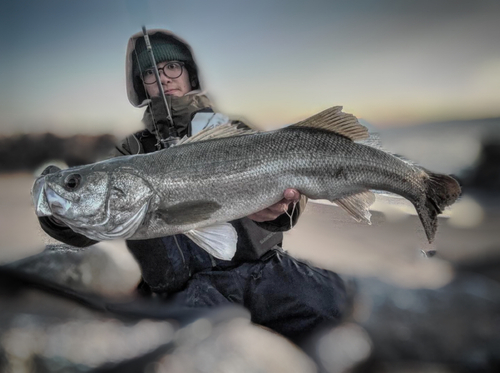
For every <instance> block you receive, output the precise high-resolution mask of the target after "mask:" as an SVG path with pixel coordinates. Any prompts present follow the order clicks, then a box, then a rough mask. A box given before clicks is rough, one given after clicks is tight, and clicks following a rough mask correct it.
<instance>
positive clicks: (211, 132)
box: [176, 122, 258, 145]
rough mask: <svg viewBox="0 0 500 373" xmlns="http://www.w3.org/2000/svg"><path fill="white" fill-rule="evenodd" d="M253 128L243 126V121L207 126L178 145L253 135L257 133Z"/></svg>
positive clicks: (184, 138) (183, 139)
mask: <svg viewBox="0 0 500 373" xmlns="http://www.w3.org/2000/svg"><path fill="white" fill-rule="evenodd" d="M257 132H258V131H255V130H253V129H251V128H248V127H246V126H244V127H243V126H242V125H241V123H238V122H236V123H231V122H228V123H225V124H220V125H218V126H216V127H211V128H206V129H204V130H202V131H200V132H198V133H197V134H196V135H194V136H191V137H183V138H182V139H181V140H180V141H179V142H178V143H177V144H176V145H182V144H188V143H192V142H197V141H204V140H210V139H220V138H223V137H234V136H243V135H251V134H254V133H257Z"/></svg>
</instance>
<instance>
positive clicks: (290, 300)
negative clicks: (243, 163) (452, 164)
mask: <svg viewBox="0 0 500 373" xmlns="http://www.w3.org/2000/svg"><path fill="white" fill-rule="evenodd" d="M149 38H150V41H151V44H152V49H153V53H154V56H155V60H156V65H157V68H158V71H159V74H160V82H161V86H162V88H161V89H162V90H163V92H164V93H165V95H166V97H167V99H168V100H167V101H168V105H169V107H170V110H171V113H172V119H173V124H174V126H175V130H176V132H177V135H178V136H180V137H182V136H185V135H186V136H191V135H193V134H195V133H196V132H198V131H199V130H201V129H202V128H205V127H207V126H213V125H218V124H222V123H226V122H227V121H228V118H227V117H225V116H224V115H222V114H220V113H214V111H213V109H212V107H211V104H210V101H209V99H208V98H207V96H206V95H205V94H203V93H202V92H201V86H200V75H199V71H198V68H197V65H196V62H195V59H194V57H193V53H192V51H191V49H190V47H189V46H188V44H187V43H185V42H184V41H183V40H181V39H180V38H178V37H177V36H175V35H173V34H172V33H170V32H168V31H165V30H150V31H149ZM152 67H153V66H152V62H151V59H150V56H149V54H148V51H147V50H146V44H145V41H144V38H143V35H142V33H139V34H136V35H133V36H132V37H131V38H130V40H129V43H128V48H127V60H126V70H127V93H128V98H129V100H130V102H131V103H132V105H134V106H136V107H143V106H146V105H148V108H147V109H146V111H145V114H144V118H143V123H144V125H145V126H146V129H145V130H143V131H139V132H137V133H135V134H133V135H131V136H129V137H127V138H126V139H125V140H124V141H123V142H122V143H121V144H120V145H119V146H117V147H116V149H115V154H114V155H115V156H121V155H129V154H139V153H149V152H154V151H157V150H159V149H160V148H161V144H162V141H161V140H162V139H166V138H168V137H169V136H171V135H172V133H171V130H169V121H168V120H167V110H166V107H165V105H164V102H163V100H162V99H161V97H159V96H160V95H161V92H160V90H159V87H158V84H157V82H156V75H155V74H154V71H153V70H152ZM50 171H51V170H50V169H49V170H47V172H50ZM299 199H300V200H301V202H300V203H298V204H296V202H297V201H299ZM248 203H252V201H248ZM304 204H305V198H301V196H300V193H299V192H298V191H297V190H294V189H287V190H286V191H285V193H284V198H283V200H282V201H280V202H279V203H277V204H275V205H273V206H270V207H269V208H267V209H265V210H263V211H259V212H257V213H255V214H252V215H250V216H248V217H245V218H243V219H238V220H235V221H232V222H231V224H232V225H233V226H234V228H235V229H236V231H237V233H238V243H237V250H236V254H235V256H234V258H233V259H232V260H231V261H223V260H219V259H216V258H214V257H213V256H211V255H210V254H208V253H207V252H206V251H204V250H202V249H201V248H200V247H198V246H197V245H196V244H195V243H194V242H192V241H191V240H189V239H188V238H187V237H186V236H184V235H182V234H180V235H175V236H168V237H162V238H154V239H148V240H131V241H127V246H128V248H129V250H130V252H131V253H132V255H133V256H134V258H135V259H136V260H137V262H138V263H139V266H140V268H141V273H142V278H143V280H142V282H141V284H140V286H139V290H140V292H141V293H142V294H151V293H154V294H157V295H158V296H161V297H163V298H166V299H169V300H172V301H173V302H178V303H179V304H182V305H187V306H192V307H208V306H216V305H222V304H227V303H229V302H234V303H238V304H242V305H243V306H245V307H246V308H247V309H249V310H250V312H251V315H252V321H253V322H255V323H258V324H261V325H263V326H266V327H269V328H271V329H273V330H275V331H277V332H279V333H281V334H282V335H284V336H286V337H288V338H289V339H291V340H292V341H294V342H296V343H301V342H302V341H303V340H304V339H305V338H306V337H308V336H309V335H310V334H311V332H313V331H314V330H315V329H316V328H318V327H321V326H322V325H326V324H329V325H332V324H334V323H336V322H338V320H339V319H340V317H341V313H342V309H343V305H344V302H345V290H344V285H343V282H342V280H341V279H340V278H339V277H338V276H337V275H336V274H335V273H332V272H330V271H326V270H323V269H319V268H315V267H312V266H310V265H308V264H306V263H303V262H300V261H298V260H296V259H294V258H292V257H291V256H289V255H288V254H286V253H285V252H284V251H283V250H282V248H281V244H282V240H283V234H282V232H283V231H286V230H288V229H290V228H291V226H293V225H294V224H295V223H296V221H297V219H298V217H299V215H300V212H301V211H302V209H303V207H304ZM40 223H41V226H42V228H43V229H44V230H45V231H46V232H47V233H48V234H50V235H51V236H52V237H54V238H56V239H59V240H60V241H63V242H65V243H68V244H70V245H74V246H88V245H91V244H93V243H95V242H96V241H93V240H91V239H88V238H86V237H84V236H82V235H80V234H78V233H75V232H73V231H72V230H71V229H70V228H69V227H67V226H64V225H63V224H61V223H60V222H58V221H55V220H54V219H53V218H51V217H43V218H40Z"/></svg>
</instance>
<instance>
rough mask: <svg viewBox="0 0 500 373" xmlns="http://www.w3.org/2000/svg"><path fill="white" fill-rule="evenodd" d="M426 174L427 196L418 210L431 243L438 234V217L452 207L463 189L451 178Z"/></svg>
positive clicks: (430, 173) (417, 207)
mask: <svg viewBox="0 0 500 373" xmlns="http://www.w3.org/2000/svg"><path fill="white" fill-rule="evenodd" d="M426 172H427V176H428V177H427V178H426V181H425V195H424V197H423V200H422V202H421V203H420V204H419V206H416V209H417V213H418V216H419V218H420V221H421V222H422V225H423V226H424V230H425V234H426V235H427V239H428V240H429V243H431V242H432V241H433V240H434V235H435V234H436V229H437V216H438V215H439V214H440V213H442V212H443V210H444V208H445V207H446V206H450V205H451V204H453V202H455V201H456V200H457V198H458V197H459V196H460V192H461V189H460V185H459V184H458V182H457V181H456V180H455V179H454V178H452V177H451V176H448V175H441V174H435V173H432V172H429V171H426Z"/></svg>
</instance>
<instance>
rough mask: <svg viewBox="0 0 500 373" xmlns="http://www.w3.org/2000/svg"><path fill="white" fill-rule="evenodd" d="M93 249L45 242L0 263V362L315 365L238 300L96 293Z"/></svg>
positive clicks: (196, 368) (144, 368) (33, 368)
mask: <svg viewBox="0 0 500 373" xmlns="http://www.w3.org/2000/svg"><path fill="white" fill-rule="evenodd" d="M103 258H104V256H103V255H102V254H100V255H99V254H97V253H96V251H93V250H91V249H86V250H82V249H76V248H72V247H69V246H66V245H51V246H49V247H48V248H47V249H46V250H45V251H43V252H42V253H40V254H37V255H34V256H33V257H29V258H25V259H23V260H20V261H17V262H13V263H10V264H9V265H7V266H2V267H0V304H1V305H2V307H1V308H0V371H1V372H16V373H17V372H89V371H92V372H124V373H127V372H130V373H132V372H134V373H135V372H187V373H189V372H214V371H221V372H223V371H228V372H243V373H244V372H257V371H258V372H269V373H272V372H297V373H299V372H315V371H316V366H315V364H314V363H313V362H312V361H311V360H310V359H309V358H308V357H307V356H306V355H305V354H304V353H303V352H302V351H301V350H299V349H298V348H297V347H295V346H294V345H292V344H291V343H290V342H288V341H287V340H286V339H284V338H283V337H280V336H278V335H276V334H275V333H272V332H269V331H267V330H265V329H263V328H261V327H258V326H254V325H252V324H251V323H250V321H249V314H248V311H246V310H244V309H243V308H241V307H239V306H236V305H234V306H225V307H217V308H209V309H208V308H199V309H197V308H185V307H180V306H178V305H173V304H171V303H168V302H166V301H164V300H161V299H159V298H154V297H153V298H141V297H137V296H134V295H133V294H129V295H128V296H123V295H122V296H121V297H118V298H117V297H116V294H114V295H115V297H113V298H109V297H103V296H102V295H98V294H97V293H95V292H94V291H95V290H99V289H102V286H100V285H99V284H98V283H99V282H100V281H104V280H105V277H103V276H102V275H101V274H99V273H98V272H100V271H102V270H103V269H104V267H103V266H106V263H103V262H105V261H106V260H103ZM89 267H93V269H92V268H89ZM86 271H87V272H86Z"/></svg>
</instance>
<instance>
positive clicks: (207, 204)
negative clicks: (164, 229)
mask: <svg viewBox="0 0 500 373" xmlns="http://www.w3.org/2000/svg"><path fill="white" fill-rule="evenodd" d="M220 207H221V206H220V205H219V204H218V203H217V202H213V201H189V202H182V203H179V204H177V205H174V206H169V207H167V208H163V209H162V208H160V209H158V210H157V211H155V215H156V217H157V218H158V219H161V220H163V221H164V222H166V223H167V224H170V225H183V224H194V223H198V222H200V221H204V220H207V219H208V218H210V216H211V215H212V214H213V213H214V212H215V211H217V210H218V209H220Z"/></svg>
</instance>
